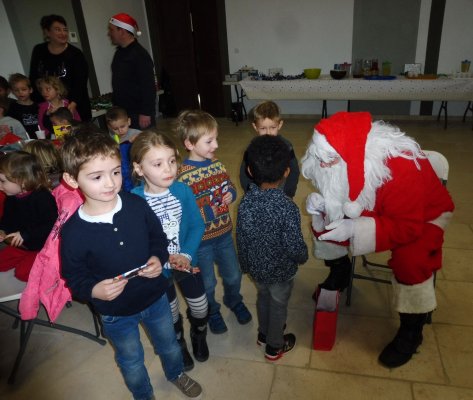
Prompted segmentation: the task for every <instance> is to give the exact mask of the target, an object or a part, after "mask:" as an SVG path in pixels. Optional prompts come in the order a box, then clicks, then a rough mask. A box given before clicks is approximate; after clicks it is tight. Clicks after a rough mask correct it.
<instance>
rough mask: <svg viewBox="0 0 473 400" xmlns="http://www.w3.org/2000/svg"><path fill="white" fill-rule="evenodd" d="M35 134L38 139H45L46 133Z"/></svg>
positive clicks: (37, 132) (38, 132)
mask: <svg viewBox="0 0 473 400" xmlns="http://www.w3.org/2000/svg"><path fill="white" fill-rule="evenodd" d="M35 133H36V137H37V138H38V139H46V131H36V132H35Z"/></svg>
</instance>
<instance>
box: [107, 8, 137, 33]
mask: <svg viewBox="0 0 473 400" xmlns="http://www.w3.org/2000/svg"><path fill="white" fill-rule="evenodd" d="M109 22H110V23H111V24H112V25H115V26H118V27H119V28H123V29H126V30H127V31H128V32H131V33H132V34H133V36H140V35H141V32H140V31H139V30H138V24H137V23H136V20H135V19H134V18H133V17H132V16H130V15H128V14H125V13H120V14H117V15H114V16H113V17H112V18H110V21H109Z"/></svg>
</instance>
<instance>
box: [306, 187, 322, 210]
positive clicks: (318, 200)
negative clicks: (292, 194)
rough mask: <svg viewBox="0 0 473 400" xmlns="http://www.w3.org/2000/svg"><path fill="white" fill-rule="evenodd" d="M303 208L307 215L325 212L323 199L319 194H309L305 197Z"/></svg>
mask: <svg viewBox="0 0 473 400" xmlns="http://www.w3.org/2000/svg"><path fill="white" fill-rule="evenodd" d="M305 206H306V209H307V212H308V213H309V214H312V215H314V214H315V215H319V214H321V213H323V212H325V199H324V198H323V196H322V195H320V194H319V193H315V192H314V193H311V194H309V196H307V200H306V203H305Z"/></svg>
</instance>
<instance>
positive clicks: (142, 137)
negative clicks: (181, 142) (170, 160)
mask: <svg viewBox="0 0 473 400" xmlns="http://www.w3.org/2000/svg"><path fill="white" fill-rule="evenodd" d="M153 147H168V148H170V149H171V150H174V154H175V155H176V159H177V161H178V162H179V151H178V149H177V147H176V144H175V143H174V141H173V140H172V139H171V138H170V137H169V136H167V135H165V134H163V133H158V132H156V131H154V130H151V129H149V130H146V131H143V132H141V133H140V134H139V135H138V136H137V137H136V139H135V140H134V141H133V144H132V146H131V149H130V162H131V164H133V163H137V164H139V163H141V161H143V158H144V157H145V155H146V153H147V152H148V151H150V150H151V149H152V148H153ZM132 177H133V180H134V181H135V182H138V181H141V180H142V179H143V177H141V176H139V175H138V174H137V173H136V172H135V170H134V169H133V171H132Z"/></svg>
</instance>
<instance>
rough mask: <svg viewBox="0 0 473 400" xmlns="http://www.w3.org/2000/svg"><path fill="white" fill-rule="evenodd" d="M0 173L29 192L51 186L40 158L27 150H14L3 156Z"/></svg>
mask: <svg viewBox="0 0 473 400" xmlns="http://www.w3.org/2000/svg"><path fill="white" fill-rule="evenodd" d="M0 173H2V174H4V175H5V177H6V178H7V179H8V180H9V181H10V182H14V183H16V184H17V185H19V186H21V188H22V190H24V191H27V192H30V191H33V190H38V189H41V188H49V184H48V179H47V177H46V174H45V172H44V169H43V167H42V166H41V163H40V162H39V160H38V158H37V157H36V156H35V155H34V154H31V153H28V152H26V151H13V152H11V153H7V154H6V155H4V156H3V157H1V158H0Z"/></svg>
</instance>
